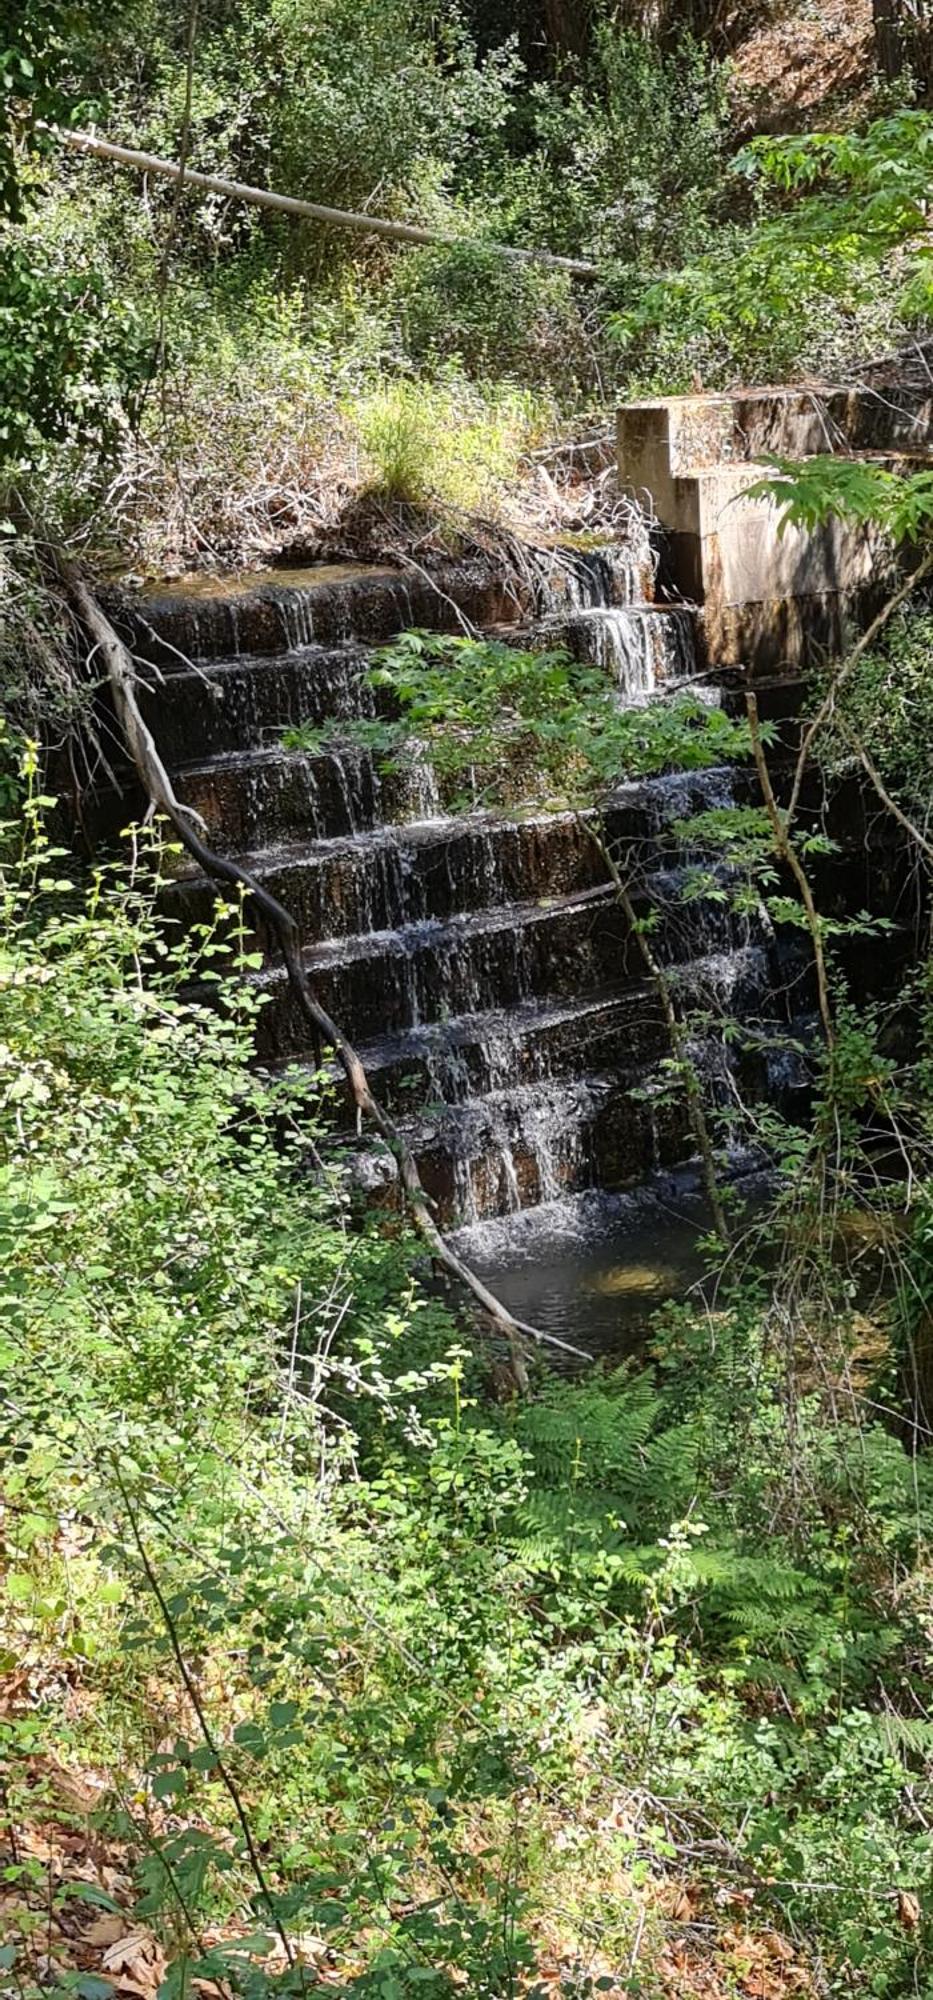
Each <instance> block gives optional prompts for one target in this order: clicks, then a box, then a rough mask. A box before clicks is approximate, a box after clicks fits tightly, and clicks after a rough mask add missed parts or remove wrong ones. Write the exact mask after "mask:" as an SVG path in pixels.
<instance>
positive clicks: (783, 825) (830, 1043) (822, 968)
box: [745, 692, 836, 1054]
mask: <svg viewBox="0 0 933 2000" xmlns="http://www.w3.org/2000/svg"><path fill="white" fill-rule="evenodd" d="M745 706H746V709H747V711H748V727H749V732H750V735H751V739H752V754H753V756H754V759H755V769H756V771H757V773H758V783H759V785H760V786H761V795H762V798H763V799H764V802H765V811H766V812H767V815H768V819H769V821H770V824H771V831H772V833H773V835H774V845H775V848H776V851H777V853H778V854H779V856H780V858H781V860H782V861H783V862H785V864H786V866H787V867H788V868H789V869H790V872H791V874H792V875H793V878H794V881H795V882H796V884H797V887H798V889H799V890H800V897H801V901H802V903H803V907H804V909H805V911H806V916H807V927H808V929H809V932H810V939H811V942H812V945H813V957H814V961H815V964H816V983H817V989H818V993H819V1002H820V1018H821V1020H822V1022H823V1033H824V1035H825V1037H826V1046H827V1048H828V1049H829V1051H830V1054H832V1051H833V1050H834V1048H835V1046H836V1028H835V1023H834V1021H833V1010H832V1003H831V1001H830V997H829V977H828V974H827V970H826V955H825V953H824V951H823V932H822V929H821V926H820V918H819V912H818V910H817V907H816V904H815V902H814V901H813V891H812V889H811V887H810V884H809V881H808V880H807V873H806V870H805V868H804V867H803V864H802V862H801V860H800V857H799V855H798V853H797V851H796V848H795V847H794V844H793V842H792V840H791V837H790V833H789V831H788V828H789V823H790V813H789V812H788V813H787V814H786V815H785V814H783V813H782V812H781V809H780V806H779V805H778V802H777V800H776V798H775V796H774V787H773V785H772V783H771V773H770V771H769V769H768V760H767V758H766V756H765V751H764V744H763V742H762V740H761V725H760V723H759V719H758V697H757V695H754V694H752V693H751V692H749V693H748V694H747V695H746V697H745Z"/></svg>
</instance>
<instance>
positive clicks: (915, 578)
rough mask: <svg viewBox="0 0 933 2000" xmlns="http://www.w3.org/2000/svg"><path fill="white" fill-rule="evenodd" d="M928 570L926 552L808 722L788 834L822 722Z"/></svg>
mask: <svg viewBox="0 0 933 2000" xmlns="http://www.w3.org/2000/svg"><path fill="white" fill-rule="evenodd" d="M931 570H933V549H930V550H928V552H927V554H926V555H925V556H924V558H923V561H922V562H920V563H918V564H917V567H916V569H915V570H912V571H911V574H910V576H909V577H907V579H906V581H905V582H904V583H902V584H901V587H900V589H899V590H896V591H895V593H894V596H893V597H889V598H888V601H887V603H886V604H883V605H882V607H881V610H880V611H879V612H878V613H877V615H876V616H875V617H874V618H873V619H872V621H871V624H870V625H869V626H868V628H867V630H866V631H864V632H863V633H862V636H861V638H860V639H858V640H856V643H855V645H854V646H853V647H852V649H851V652H849V653H847V654H846V657H845V659H844V660H843V662H842V665H841V666H840V668H839V670H838V672H837V673H836V674H835V675H834V676H833V679H832V682H831V684H830V686H829V687H828V688H827V690H826V693H825V695H824V696H823V699H822V701H821V703H820V705H819V708H818V709H817V711H816V714H815V715H814V716H813V718H812V720H811V721H810V722H808V724H807V727H806V729H805V730H804V734H803V740H802V742H801V745H800V749H799V751H798V753H797V765H796V769H795V771H794V782H793V785H792V787H791V795H790V804H789V805H788V808H787V812H786V815H785V818H784V825H785V827H786V828H787V831H788V833H789V832H790V829H791V826H792V825H793V822H794V819H795V817H796V813H797V807H798V805H799V804H800V789H801V786H802V784H803V781H804V776H805V774H806V768H807V763H808V760H809V756H810V751H811V748H812V745H813V739H814V737H815V736H816V735H817V734H818V732H819V731H820V730H821V729H822V727H823V724H824V722H827V721H828V720H829V717H830V716H831V715H832V712H833V708H834V706H835V701H836V696H837V694H838V692H839V689H840V688H841V687H842V685H843V683H844V682H845V681H847V680H848V678H849V675H850V673H851V672H852V669H853V667H856V666H857V665H858V663H859V660H860V659H861V658H862V655H863V654H864V653H867V652H868V649H869V647H870V646H873V645H874V642H875V640H876V639H877V637H878V634H879V632H883V630H884V627H885V626H886V624H887V623H888V620H889V618H893V616H894V613H895V611H899V610H900V608H901V605H902V604H906V602H907V599H908V597H911V596H912V595H913V592H914V591H915V590H916V588H917V585H918V583H922V582H923V579H924V577H925V576H929V574H930V571H931Z"/></svg>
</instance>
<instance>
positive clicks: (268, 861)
mask: <svg viewBox="0 0 933 2000" xmlns="http://www.w3.org/2000/svg"><path fill="white" fill-rule="evenodd" d="M652 599H653V567H652V564H651V561H650V560H649V556H648V551H647V543H646V541H645V540H644V538H640V539H636V541H635V542H634V543H632V544H624V543H623V544H616V545H613V544H607V545H604V546H595V547H589V546H587V547H569V548H565V549H557V548H554V549H542V550H538V551H533V552H531V554H530V555H529V557H528V560H527V561H526V562H524V563H522V564H521V565H520V566H519V567H518V568H517V569H516V571H515V572H514V573H513V572H509V571H507V570H506V568H505V567H504V566H503V564H502V563H501V562H499V563H498V564H496V563H492V562H488V561H485V560H483V559H480V558H477V559H475V560H474V559H470V561H468V562H464V563H453V562H452V563H450V564H447V565H446V566H443V567H442V568H441V570H440V571H438V572H437V573H436V574H435V575H434V576H432V577H428V576H426V575H425V573H423V572H419V571H417V570H414V569H406V570H405V571H398V570H392V569H391V568H389V567H383V568H369V569H358V570H354V569H335V568H334V567H333V566H330V567H328V566H321V567H319V568H318V569H315V570H304V571H300V572H294V573H287V572H281V571H280V572H269V573H267V574H266V575H265V576H264V577H242V578H235V579H232V580H230V582H229V583H227V584H225V585H222V586H217V585H214V584H212V583H211V582H210V580H200V581H197V582H196V583H195V584H192V583H191V582H190V581H185V580H183V581H182V582H181V583H179V584H178V585H175V586H172V587H171V588H170V589H167V590H163V591H161V592H150V593H147V595H146V597H145V599H144V600H143V601H142V602H139V601H137V602H136V603H135V605H131V606H126V605H125V604H124V605H122V606H121V607H120V616H121V617H122V619H123V621H124V629H127V630H128V631H129V633H130V635H131V636H132V639H133V643H134V646H135V648H136V650H137V651H138V652H139V653H141V654H142V656H143V657H144V658H145V659H146V660H148V661H149V662H150V663H151V667H150V673H151V679H150V687H149V692H148V694H147V696H146V712H147V718H148V720H149V722H150V726H151V727H152V730H153V733H154V735H155V738H156V741H157V743H158V745H159V748H160V751H161V754H162V755H163V756H164V758H165V759H166V761H167V763H168V764H169V766H170V767H171V768H172V770H173V772H174V773H175V776H176V782H177V788H178V794H179V797H180V798H182V799H184V800H185V801H186V802H187V803H188V804H189V805H191V806H192V807H193V808H194V809H195V810H196V811H197V812H198V813H200V814H201V815H202V817H203V819H204V821H205V823H206V825H207V828H208V833H209V837H210V839H211V841H212V843H213V844H215V845H216V846H217V847H219V848H220V849H222V850H224V851H226V852H227V853H229V854H232V855H236V856H237V857H238V858H240V859H241V860H242V861H243V862H244V864H245V865H246V866H247V867H248V868H249V869H250V870H251V872H253V873H254V874H256V875H257V877H258V878H259V879H260V880H261V881H262V882H263V883H264V885H265V886H266V887H267V888H268V889H269V890H270V891H271V892H272V893H273V894H274V895H276V896H277V897H278V898H279V899H280V900H281V901H282V902H283V903H284V904H285V906H286V907H287V908H288V909H289V910H291V911H292V913H293V914H294V915H295V917H296V919H297V920H298V922H299V924H300V926H301V929H302V933H303V936H304V938H305V941H306V951H305V958H306V965H307V969H308V972H309V975H310V977H311V979H312V982H313V985H314V988H315V991H316V992H317V994H318V996H319V998H320V1000H321V1001H322V1003H323V1005H324V1006H325V1007H326V1008H327V1009H328V1011H329V1012H330V1013H331V1014H332V1015H333V1016H334V1017H335V1018H336V1019H337V1020H338V1021H339V1022H340V1023H341V1026H342V1027H343V1028H344V1030H345V1031H346V1032H347V1033H348V1034H349V1035H350V1037H351V1039H353V1040H354V1041H355V1042H356V1043H357V1044H358V1045H361V1047H362V1053H363V1057H364V1061H365V1063H366V1067H367V1070H368V1072H369V1074H370V1076H371V1079H372V1082H373V1085H374V1087H375V1089H376V1091H377V1093H378V1094H379V1095H380V1096H381V1097H382V1099H383V1101H384V1102H385V1103H386V1104H387V1105H388V1106H389V1107H390V1108H391V1109H392V1111H393V1113H394V1115H395V1116H396V1117H397V1118H399V1120H400V1122H401V1124H402V1127H403V1129H404V1131H405V1134H406V1136H407V1138H408V1139H409V1142H410V1144H411V1146H412V1149H413V1151H414V1153H415V1156H416V1158H417V1159H418V1162H419V1167H420V1170H421V1173H422V1177H423V1179H424V1183H425V1186H426V1188H427V1189H428V1192H429V1193H430V1194H431V1196H432V1197H433V1199H434V1200H435V1202H436V1204H437V1210H438V1214H439V1215H440V1217H441V1218H442V1219H443V1221H444V1223H445V1224H448V1225H450V1224H457V1223H460V1224H463V1223H467V1222H472V1223H474V1224H475V1223H479V1222H480V1221H481V1220H483V1219H484V1218H489V1217H494V1216H496V1215H497V1214H498V1215H510V1216H513V1217H514V1216H516V1215H517V1214H519V1212H521V1211H525V1210H527V1209H529V1208H534V1207H537V1206H539V1205H542V1204H543V1205H545V1206H546V1205H548V1204H551V1203H553V1202H554V1201H555V1200H557V1199H561V1200H562V1199H565V1198H567V1197H569V1196H570V1195H572V1194H573V1193H574V1191H575V1190H577V1191H579V1190H581V1189H590V1190H595V1189H599V1188H607V1187H608V1188H613V1187H615V1188H620V1187H630V1186H631V1185H633V1184H635V1183H637V1182H639V1181H640V1180H642V1179H644V1178H645V1177H646V1176H648V1175H650V1174H652V1173H655V1172H657V1171H659V1170H661V1169H673V1168H674V1167H675V1166H677V1165H678V1164H679V1163H680V1162H682V1161H683V1159H684V1158H685V1156H686V1154H687V1153H688V1152H689V1150H690V1144H691V1141H690V1137H689V1120H688V1118H687V1114H686V1107H685V1105H684V1103H683V1100H682V1097H681V1096H680V1095H679V1094H678V1092H677V1091H676V1090H674V1091H672V1090H671V1088H670V1086H669V1081H668V1079H667V1076H666V1071H665V1063H666V1059H667V1056H668V1054H669V1048H668V1041H667V1033H666V1029H665V1025H664V1020H663V1012H662V1009H661V1005H660V1001H659V996H658V993H657V991H656V989H655V987H654V985H653V984H652V982H651V980H650V979H648V978H647V976H646V969H645V963H644V958H643V954H642V952H641V950H640V948H639V945H638V942H637V940H636V938H635V937H634V936H633V935H632V933H631V931H630V928H629V924H628V921H627V919H626V917H625V914H624V911H623V909H622V908H621V906H620V904H619V900H618V896H617V893H616V889H615V886H614V884H613V883H612V882H611V881H610V880H609V878H608V876H607V872H606V868H605V863H604V860H603V858H602V856H601V855H600V852H599V849H598V846H597V844H596V842H595V841H594V840H593V838H592V833H591V827H590V818H589V816H588V815H586V814H579V813H577V812H574V811H568V810H564V809H554V810H545V811H542V810H540V809H537V810H528V811H525V812H516V813H515V814H514V815H513V816H511V817H508V816H504V815H502V814H491V813H489V812H485V811H481V810H478V811H475V812H472V813H468V814H466V815H465V816H463V815H457V816H453V815H452V814H451V812H450V802H449V801H448V800H447V799H446V798H445V796H444V788H443V786H442V785H441V784H439V783H438V781H437V778H436V776H435V774H434V773H433V772H432V771H431V770H430V768H429V767H428V766H426V765H424V764H422V765H418V764H415V765H414V766H413V767H412V768H411V769H408V770H405V771H396V772H392V773H388V772H386V771H383V770H380V769H379V768H378V764H377V762H376V761H375V760H374V758H373V756H372V755H371V754H370V753H369V752H368V751H366V750H364V749H361V748H360V747H359V745H358V744H356V743H354V742H353V741H352V740H351V739H350V733H349V731H350V725H352V724H353V723H355V722H359V721H360V720H361V719H362V720H365V719H368V718H371V717H372V716H373V715H374V713H376V711H377V704H378V703H379V702H380V701H381V700H382V699H383V698H382V697H381V696H380V695H378V694H375V693H374V691H373V687H372V686H371V684H370V681H369V678H368V668H369V665H370V662H371V658H372V648H373V647H375V646H378V645H380V644H382V643H385V642H386V641H387V640H389V639H390V638H391V637H392V635H393V634H394V633H396V632H397V631H399V630H400V629H404V628H407V627H411V626H420V627H422V628H427V629H434V630H437V631H452V632H462V631H463V630H464V629H465V628H466V629H470V628H472V629H478V630H482V629H488V630H489V631H490V633H491V634H494V635H495V636H497V637H504V638H507V639H508V640H509V642H510V643H518V644H520V645H522V646H527V647H531V648H537V649H541V648H554V647H558V646H559V647H561V648H563V649H565V650H566V651H568V652H569V653H570V654H571V655H573V656H574V657H576V658H577V659H580V660H583V661H586V662H588V663H590V664H592V665H593V666H594V667H595V668H597V669H598V670H599V671H600V672H601V673H603V674H604V675H605V676H606V678H607V681H608V683H609V685H610V686H611V687H612V688H613V689H614V691H615V698H616V699H617V700H618V701H619V703H620V704H621V705H623V706H630V705H640V704H642V703H644V702H645V701H649V700H651V699H652V698H654V697H655V696H656V694H657V692H658V691H659V690H663V689H664V688H665V687H670V686H676V685H678V684H680V683H684V682H687V683H690V684H693V683H694V682H696V681H697V679H698V676H697V668H696V658H695V653H694V648H693V620H692V614H691V612H690V610H689V608H687V607H677V606H659V605H657V604H655V603H654V602H653V601H652ZM706 695H707V698H708V699H710V700H721V699H726V700H728V696H727V695H726V696H723V694H722V693H721V691H718V690H716V689H714V688H712V687H707V689H706ZM289 732H291V733H292V735H293V736H294V734H295V733H296V732H297V733H299V734H300V736H301V737H304V738H306V739H307V742H306V747H294V744H292V747H289V744H288V743H287V742H283V736H285V735H287V734H288V733H289ZM748 784H749V780H748V777H747V774H744V773H741V772H737V771H735V770H733V769H729V768H723V769H720V770H714V771H705V772H685V773H678V772H671V773H667V774H663V775H661V776H659V777H656V778H652V779H647V780H639V781H636V782H628V781H626V779H625V775H624V773H620V782H619V785H618V787H617V789H616V791H615V793H614V794H613V796H612V797H611V799H610V800H609V801H608V802H607V804H606V808H605V813H604V826H605V831H606V833H607V834H608V836H609V838H610V839H611V840H612V841H613V842H614V843H617V844H618V846H619V849H620V851H621V852H622V853H624V854H625V855H626V856H627V857H628V861H629V862H630V863H631V865H632V868H633V869H634V870H635V874H636V877H637V886H636V887H635V888H634V890H633V898H634V902H635V907H636V912H639V911H643V912H645V913H647V911H648V909H649V908H650V909H652V910H653V911H654V912H655V915H656V927H655V929H654V930H653V932H652V949H653V950H654V952H655V954H656V956H658V957H659V958H660V959H661V960H662V961H663V962H664V963H665V964H666V965H667V967H668V968H669V973H670V976H671V978H672V979H673V980H674V981H676V982H677V983H678V985H679V988H680V990H681V991H682V993H683V994H684V995H685V996H687V997H690V998H691V1000H692V1001H695V1002H696V1004H697V1005H699V1006H708V1007H710V1008H714V1007H716V1006H718V1005H726V1006H727V1007H731V1008H732V1009H734V1010H735V1011H738V1012H740V1013H741V1014H742V1017H743V1019H745V1020H746V1021H748V1022H754V1021H756V1020H757V1021H759V1022H760V1027H761V1038H762V1046H763V1048H764V1047H766V1046H767V1044H768V1042H769V1037H770V1036H771V1033H772V1030H773V1029H774V1026H775V1023H777V1024H778V1026H779V1025H780V1021H781V1019H782V1018H783V1016H782V1003H781V1002H780V1000H776V997H775V996H776V990H777V989H776V978H775V973H776V968H777V969H778V970H779V966H778V960H779V951H778V947H777V944H776V941H775V939H774V937H773V935H772V933H771V930H770V927H769V926H768V924H767V923H766V921H765V920H764V918H763V916H762V915H761V914H760V913H758V914H755V913H752V914H750V915H743V916H737V915H736V914H735V911H734V910H733V908H732V906H731V902H730V899H729V897H728V895H727V894H725V893H723V891H724V890H726V889H727V888H728V886H729V885H728V877H727V874H726V873H725V872H724V871H722V870H720V883H719V886H718V887H717V886H716V884H715V883H714V885H713V892H712V893H710V894H707V895H705V896H703V897H700V898H698V899H695V900H691V901H689V902H685V901H684V899H683V895H682V890H683V887H684V883H685V879H686V878H685V868H686V867H687V866H689V863H690V861H691V859H693V858H696V857H692V856H691V854H690V853H689V852H686V853H685V850H684V848H683V845H682V843H681V842H680V840H679V838H678V837H676V836H675V833H674V828H675V825H676V824H677V822H679V821H681V820H687V819H689V818H690V817H691V816H692V815H693V814H695V813H698V812H704V811H708V810H711V809H714V808H716V807H718V806H722V805H727V804H729V803H730V802H733V801H735V800H736V799H742V798H744V797H745V796H747V795H748ZM213 899H214V891H213V888H212V885H211V884H210V883H209V882H207V881H205V880H202V879H199V878H198V877H197V876H196V875H195V874H193V873H192V872H190V871H188V872H186V873H184V874H182V875H181V876H180V877H179V879H177V880H176V881H175V882H173V883H171V884H170V885H168V886H167V888H166V892H165V900H166V906H167V908H168V909H169V910H171V911H172V912H173V914H175V915H176V916H178V917H180V918H181V920H182V921H183V922H185V923H189V924H191V923H199V922H202V921H203V920H204V919H205V918H206V917H207V916H208V914H209V912H210V909H211V907H212V903H213ZM257 934H258V939H259V943H260V945H261V946H262V948H263V951H264V953H265V955H266V956H265V963H264V965H263V968H262V970H261V972H259V973H258V974H256V975H255V981H254V983H255V988H256V991H257V994H258V996H259V998H260V999H261V1001H262V1005H261V1007H260V1010H259V1014H258V1023H257V1045H258V1054H259V1059H260V1060H261V1061H262V1062H264V1063H266V1064H268V1065H271V1066H273V1067H274V1068H280V1067H282V1066H291V1067H292V1068H293V1069H295V1072H296V1074H298V1075H300V1073H301V1070H302V1066H306V1067H308V1069H309V1072H310V1071H312V1070H313V1069H314V1066H315V1062H316V1054H315V1052H314V1051H313V1050H312V1049H311V1047H310V1046H309V1033H308V1026H307V1022H306V1021H305V1019H304V1016H303V1014H302V1012H301V1010H300V1009H299V1008H298V1006H297V1005H296V1002H295V999H294V997H293V995H292V993H291V991H290V988H289V986H288V983H287V980H286V978H285V974H284V968H283V967H282V965H281V963H280V961H279V958H278V954H277V950H276V945H275V940H274V938H273V937H271V936H270V935H269V934H268V932H267V931H266V930H264V928H263V926H262V924H261V923H259V924H258V925H257ZM698 1060H700V1061H701V1062H702V1063H703V1065H704V1066H705V1068H706V1069H707V1072H708V1074H709V1077H710V1080H711V1087H712V1088H713V1089H714V1091H719V1092H720V1093H721V1094H727V1093H728V1090H729V1088H730V1087H731V1084H730V1079H731V1078H732V1076H733V1072H736V1071H737V1067H738V1066H739V1065H740V1063H741V1062H742V1061H743V1060H744V1061H745V1062H746V1065H748V1063H749V1061H750V1060H751V1059H750V1058H749V1057H748V1055H747V1053H746V1054H745V1055H744V1056H740V1055H738V1054H733V1053H732V1052H728V1053H725V1054H724V1052H723V1049H722V1047H721V1046H720V1047H719V1048H716V1047H715V1046H713V1042H712V1041H711V1042H710V1045H709V1046H708V1047H706V1046H704V1047H703V1048H702V1049H699V1050H698ZM764 1063H765V1057H764V1056H763V1057H762V1059H761V1063H760V1064H759V1067H760V1068H762V1069H763V1067H764ZM332 1124H333V1128H334V1133H335V1138H336V1139H338V1140H339V1142H340V1144H341V1145H343V1146H344V1147H347V1148H349V1149H350V1150H351V1152H352V1156H353V1159H354V1161H355V1167H354V1171H355V1173H356V1174H357V1175H358V1176H359V1177H360V1178H361V1179H362V1180H363V1181H364V1182H365V1183H366V1184H367V1185H369V1186H370V1188H371V1189H378V1190H379V1191H381V1192H382V1193H383V1194H386V1193H388V1192H390V1191H391V1183H392V1177H393V1175H394V1171H395V1168H394V1161H393V1160H392V1158H391V1156H390V1155H389V1153H388V1152H387V1150H386V1149H385V1148H384V1147H383V1146H381V1144H379V1143H375V1144H374V1143H373V1142H372V1141H371V1140H370V1139H364V1140H363V1141H362V1143H361V1140H360V1136H359V1135H358V1134H357V1133H356V1130H355V1122H354V1120H353V1118H352V1117H351V1115H350V1107H349V1105H348V1103H347V1101H346V1097H345V1094H344V1091H343V1089H342V1088H341V1087H340V1086H339V1085H338V1088H337V1092H336V1098H335V1102H334V1110H333V1114H332ZM341 1134H343V1137H342V1138H341V1136H340V1135H341Z"/></svg>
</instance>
